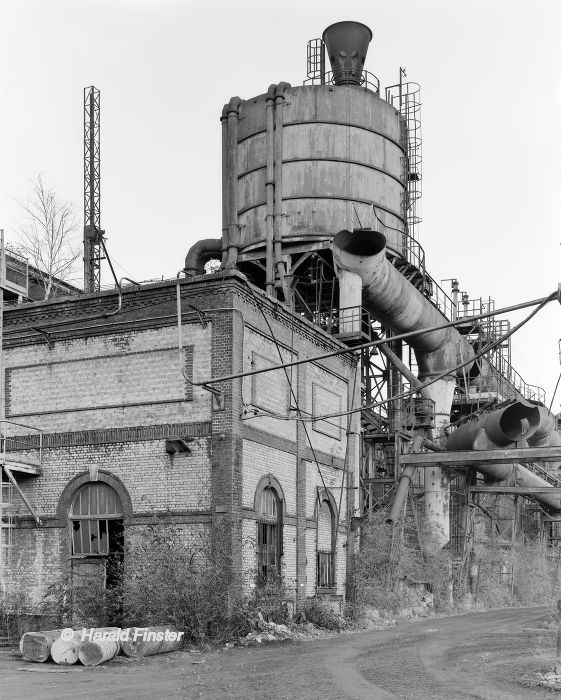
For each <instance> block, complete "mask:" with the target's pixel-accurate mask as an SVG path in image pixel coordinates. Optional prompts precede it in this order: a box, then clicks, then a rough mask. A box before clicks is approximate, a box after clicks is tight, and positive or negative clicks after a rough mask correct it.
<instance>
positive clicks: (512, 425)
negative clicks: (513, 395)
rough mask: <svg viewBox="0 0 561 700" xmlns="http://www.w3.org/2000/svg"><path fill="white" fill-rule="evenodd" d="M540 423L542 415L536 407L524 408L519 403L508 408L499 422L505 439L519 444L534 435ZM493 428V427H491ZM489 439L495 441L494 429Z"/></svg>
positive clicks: (490, 431)
mask: <svg viewBox="0 0 561 700" xmlns="http://www.w3.org/2000/svg"><path fill="white" fill-rule="evenodd" d="M539 422H540V413H539V410H538V408H537V407H535V406H524V405H523V404H522V403H520V402H517V403H515V404H513V405H512V406H509V407H508V408H506V409H505V410H504V411H503V412H502V414H501V416H500V420H499V427H500V431H501V432H502V436H501V437H503V439H504V438H508V439H509V440H510V441H511V442H518V441H519V440H523V439H525V437H526V436H527V435H529V434H531V433H533V432H534V431H535V430H536V428H537V427H538V425H539ZM490 428H491V426H490ZM489 433H491V434H490V435H489V437H490V438H491V440H493V438H494V437H496V435H495V434H494V431H493V429H492V428H491V429H490V430H489Z"/></svg>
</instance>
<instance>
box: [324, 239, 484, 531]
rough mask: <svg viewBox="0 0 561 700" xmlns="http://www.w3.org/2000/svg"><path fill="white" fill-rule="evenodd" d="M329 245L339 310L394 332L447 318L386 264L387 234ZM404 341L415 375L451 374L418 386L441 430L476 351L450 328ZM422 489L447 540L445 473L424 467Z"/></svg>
mask: <svg viewBox="0 0 561 700" xmlns="http://www.w3.org/2000/svg"><path fill="white" fill-rule="evenodd" d="M332 248H333V259H334V262H335V267H336V271H337V275H338V277H339V284H340V288H341V290H342V292H341V296H342V303H341V307H342V308H343V307H344V306H351V305H359V306H360V305H362V306H364V307H365V308H366V309H367V310H368V311H369V312H370V313H371V314H372V316H373V317H374V318H375V319H376V320H378V321H379V322H380V323H382V324H383V325H384V326H386V327H387V328H390V329H391V330H393V331H396V332H398V333H406V332H410V331H419V330H422V329H424V328H433V327H435V326H441V325H444V324H446V323H447V322H448V319H447V318H446V317H445V316H444V315H443V314H442V313H441V312H440V311H439V310H438V309H437V308H436V307H435V306H434V305H433V304H432V303H431V302H430V301H429V300H428V299H427V298H426V297H425V296H423V295H422V294H421V293H420V292H419V291H418V290H417V289H416V288H415V287H414V286H413V285H412V284H411V283H410V282H409V280H407V279H406V278H405V277H404V276H403V275H402V274H401V273H400V272H399V270H397V269H396V268H395V267H394V266H393V265H392V264H391V263H390V262H389V260H388V258H387V255H386V238H385V236H384V235H383V234H382V233H380V232H378V231H372V230H369V229H368V230H367V229H355V231H353V232H350V231H346V230H344V231H340V232H339V233H338V234H337V235H336V236H335V237H334V239H333V243H332ZM349 289H350V290H353V289H355V290H356V289H358V290H359V291H358V294H359V297H358V299H357V297H356V295H355V296H354V297H353V294H352V292H351V293H349V292H348V290H349ZM360 289H362V299H360ZM343 297H344V299H343ZM349 300H352V303H349ZM341 313H343V312H341ZM408 343H409V344H410V345H411V347H412V348H413V350H414V351H415V356H416V359H417V365H418V367H419V379H421V380H424V379H429V378H430V379H433V378H435V377H437V376H438V375H441V374H443V373H446V372H450V373H451V374H450V375H448V376H443V377H441V378H440V379H438V380H437V381H435V382H434V383H433V384H431V385H430V386H428V387H426V388H424V389H423V390H422V393H423V394H424V395H425V396H427V397H428V398H430V399H432V400H433V401H434V403H435V416H436V427H437V428H442V427H444V426H446V425H448V424H449V423H450V411H451V408H452V399H453V395H454V388H455V386H456V377H455V368H456V367H457V366H458V365H461V364H463V363H466V364H465V365H464V367H465V370H464V371H465V372H469V371H470V370H471V368H472V367H473V364H474V363H473V361H472V362H470V360H472V358H473V357H474V355H475V353H474V350H473V348H472V347H471V345H470V344H469V343H468V342H467V340H466V339H465V338H464V337H463V336H462V335H460V333H458V331H457V330H456V329H455V328H453V327H449V328H441V329H438V330H429V331H425V332H423V333H419V334H417V335H415V336H412V337H411V338H409V339H408ZM459 373H460V374H461V370H460V372H459ZM424 491H425V499H424V500H425V517H426V518H427V520H428V521H429V522H431V523H432V524H433V525H435V526H436V527H437V528H439V529H440V531H441V533H442V539H443V541H447V540H448V535H449V517H448V513H449V496H450V490H449V478H448V475H447V473H446V472H445V471H443V470H442V469H439V468H438V467H435V468H430V469H426V470H425V488H424Z"/></svg>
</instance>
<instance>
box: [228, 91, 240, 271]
mask: <svg viewBox="0 0 561 700" xmlns="http://www.w3.org/2000/svg"><path fill="white" fill-rule="evenodd" d="M241 103H242V101H241V99H240V98H239V97H232V99H231V100H230V102H229V103H228V105H226V107H225V109H226V111H227V119H228V214H229V217H228V219H229V220H228V247H227V254H226V264H227V265H228V267H235V265H236V262H237V259H238V248H239V226H238V125H239V118H240V107H241Z"/></svg>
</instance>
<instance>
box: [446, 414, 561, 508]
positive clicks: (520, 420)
mask: <svg viewBox="0 0 561 700" xmlns="http://www.w3.org/2000/svg"><path fill="white" fill-rule="evenodd" d="M554 427H555V420H554V418H553V416H552V415H551V414H550V412H549V411H548V410H547V409H546V408H544V407H543V406H534V405H532V404H529V403H526V402H522V401H517V402H516V403H514V404H511V405H510V406H506V407H505V408H502V409H499V410H498V411H493V412H491V413H486V414H484V415H482V416H480V418H479V419H478V420H475V421H472V422H470V423H466V424H465V425H462V426H461V427H460V428H458V429H457V430H455V431H454V432H453V433H452V434H451V435H450V436H449V437H448V442H447V449H449V450H474V449H478V448H479V449H486V448H487V449H488V448H489V447H491V448H492V447H493V446H495V447H497V448H499V447H509V446H512V445H514V444H516V443H520V442H527V443H529V444H530V445H533V446H534V447H545V446H546V445H550V444H552V445H555V444H560V443H561V436H559V433H557V431H555V430H554ZM553 433H555V435H553ZM558 439H559V442H556V440H558ZM476 469H477V471H478V472H480V473H481V474H483V475H484V476H486V477H488V478H489V479H491V480H492V481H506V482H508V480H509V479H511V480H512V476H513V475H515V482H516V485H517V486H525V487H528V488H531V487H539V488H543V487H548V486H549V487H550V486H551V484H550V483H549V482H547V481H545V479H542V478H541V477H540V476H538V475H537V474H534V472H532V471H530V470H529V469H527V468H526V467H524V466H522V465H520V464H515V463H511V464H478V465H477V467H476ZM534 498H535V499H536V500H537V501H539V502H540V503H543V504H544V505H546V506H548V507H549V508H553V509H554V510H561V497H560V496H558V495H555V494H551V495H550V494H547V493H546V494H543V493H536V494H535V495H534Z"/></svg>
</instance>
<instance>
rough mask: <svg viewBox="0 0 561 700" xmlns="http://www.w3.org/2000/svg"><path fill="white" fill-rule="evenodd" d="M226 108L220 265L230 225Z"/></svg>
mask: <svg viewBox="0 0 561 700" xmlns="http://www.w3.org/2000/svg"><path fill="white" fill-rule="evenodd" d="M228 108H229V104H226V105H224V109H223V110H222V116H221V117H220V122H221V124H222V265H223V266H224V265H225V264H226V262H227V259H228V226H229V224H230V210H229V202H230V191H229V179H228Z"/></svg>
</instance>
